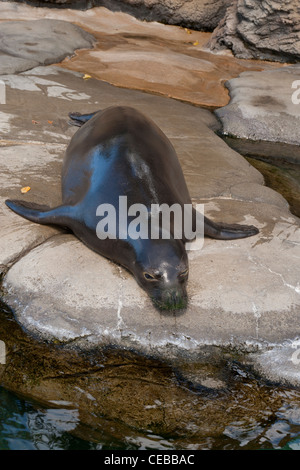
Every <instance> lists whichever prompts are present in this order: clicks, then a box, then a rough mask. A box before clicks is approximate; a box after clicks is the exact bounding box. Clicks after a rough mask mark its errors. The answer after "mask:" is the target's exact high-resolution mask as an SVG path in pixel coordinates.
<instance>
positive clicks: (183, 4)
mask: <svg viewBox="0 0 300 470" xmlns="http://www.w3.org/2000/svg"><path fill="white" fill-rule="evenodd" d="M16 1H19V2H22V1H26V3H28V4H29V5H30V4H31V5H36V6H50V5H55V6H56V7H59V6H66V7H70V6H71V7H74V8H81V9H88V8H92V7H94V6H104V7H106V8H108V9H110V10H112V11H123V12H125V13H130V14H132V15H134V16H135V17H137V18H139V19H142V20H147V21H160V22H162V23H166V24H175V25H180V26H185V27H188V28H193V29H196V30H203V31H213V30H214V29H215V28H216V27H217V25H218V24H219V22H220V21H221V19H222V18H223V17H224V15H225V12H226V9H227V7H228V6H229V5H230V4H231V3H232V2H231V1H230V0H41V1H39V0H16Z"/></svg>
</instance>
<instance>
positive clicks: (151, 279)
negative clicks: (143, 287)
mask: <svg viewBox="0 0 300 470" xmlns="http://www.w3.org/2000/svg"><path fill="white" fill-rule="evenodd" d="M144 278H145V279H147V281H155V277H154V276H152V274H149V273H144Z"/></svg>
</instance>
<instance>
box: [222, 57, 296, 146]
mask: <svg viewBox="0 0 300 470" xmlns="http://www.w3.org/2000/svg"><path fill="white" fill-rule="evenodd" d="M299 74H300V66H299V65H292V66H287V67H281V68H278V69H274V70H272V72H271V71H262V72H254V71H249V72H243V73H242V74H241V75H240V76H239V77H237V78H234V79H232V80H229V81H228V82H226V86H227V87H228V89H229V93H230V98H231V99H230V102H229V104H228V105H227V106H224V107H223V108H219V109H217V110H216V111H215V113H216V115H217V116H218V118H219V119H220V121H221V122H222V125H223V132H224V134H226V135H232V136H235V137H239V138H246V139H251V140H264V141H270V142H285V143H287V144H293V145H299V144H300V136H299V126H300V99H299V94H300V92H299V88H300V81H299Z"/></svg>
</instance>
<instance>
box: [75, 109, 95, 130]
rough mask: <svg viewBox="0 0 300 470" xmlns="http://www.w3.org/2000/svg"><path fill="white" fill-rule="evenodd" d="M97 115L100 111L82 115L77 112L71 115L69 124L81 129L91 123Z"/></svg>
mask: <svg viewBox="0 0 300 470" xmlns="http://www.w3.org/2000/svg"><path fill="white" fill-rule="evenodd" d="M97 113H98V111H96V112H95V113H90V114H80V113H76V112H75V113H69V117H70V118H71V121H69V124H71V126H77V127H81V126H83V124H85V123H86V122H87V121H89V120H90V119H91V118H92V117H93V116H95V114H97Z"/></svg>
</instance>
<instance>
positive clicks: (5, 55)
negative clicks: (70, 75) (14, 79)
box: [0, 19, 95, 74]
mask: <svg viewBox="0 0 300 470" xmlns="http://www.w3.org/2000/svg"><path fill="white" fill-rule="evenodd" d="M94 41H95V40H94V38H93V36H92V35H91V34H90V33H87V32H86V31H84V30H83V29H81V28H80V27H79V26H76V25H74V24H72V23H68V22H66V21H61V20H52V19H39V20H28V21H21V22H20V21H5V22H1V23H0V74H9V73H14V72H23V71H24V70H29V69H31V68H33V67H36V66H38V65H46V64H53V63H56V62H60V61H61V60H63V59H64V58H65V57H67V56H71V55H73V54H74V51H75V50H76V49H80V48H90V47H92V45H93V43H94Z"/></svg>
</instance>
